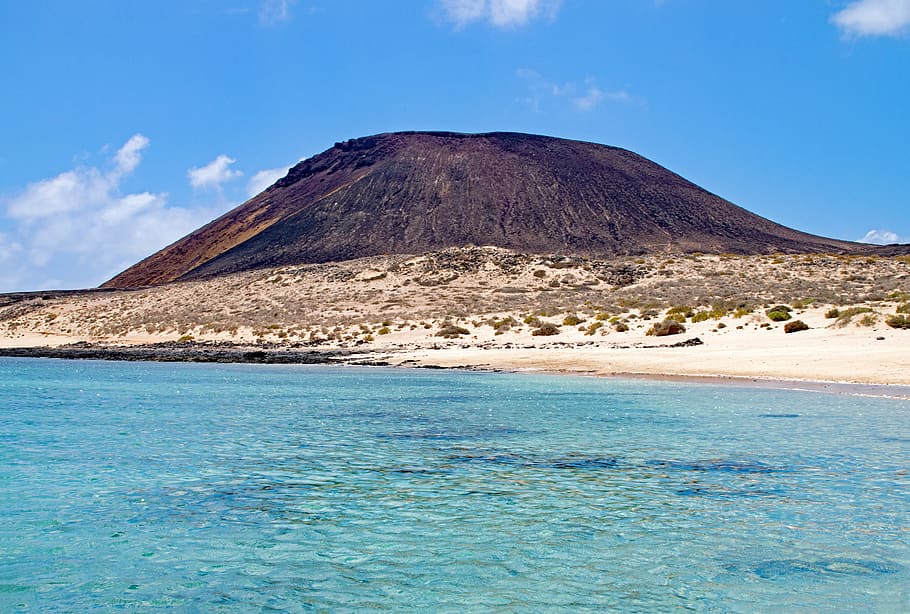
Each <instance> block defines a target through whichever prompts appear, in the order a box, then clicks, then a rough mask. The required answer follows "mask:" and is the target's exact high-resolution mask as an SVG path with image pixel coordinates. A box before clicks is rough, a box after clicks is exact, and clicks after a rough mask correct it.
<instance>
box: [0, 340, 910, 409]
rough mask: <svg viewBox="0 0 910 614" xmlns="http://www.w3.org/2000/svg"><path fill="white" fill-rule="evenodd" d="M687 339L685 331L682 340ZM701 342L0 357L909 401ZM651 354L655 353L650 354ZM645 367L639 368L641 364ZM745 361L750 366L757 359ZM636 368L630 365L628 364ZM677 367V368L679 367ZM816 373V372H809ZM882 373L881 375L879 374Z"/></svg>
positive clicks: (891, 385) (907, 389) (100, 346)
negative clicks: (562, 379)
mask: <svg viewBox="0 0 910 614" xmlns="http://www.w3.org/2000/svg"><path fill="white" fill-rule="evenodd" d="M689 341H691V338H690V339H689ZM700 345H702V344H701V343H698V344H690V343H683V344H680V345H677V346H675V347H674V346H673V345H652V346H644V347H628V346H626V347H597V346H595V347H592V346H584V347H574V348H559V349H552V348H546V349H545V348H527V347H524V348H508V349H504V348H483V347H464V346H458V347H443V348H438V347H436V348H434V347H423V348H408V349H401V348H339V347H319V348H307V347H299V346H298V347H293V346H291V345H289V344H262V345H259V344H244V343H229V342H188V343H187V342H184V343H178V342H174V341H164V342H158V343H140V344H129V345H124V344H110V343H88V342H78V343H73V344H70V345H57V346H37V345H33V346H18V347H0V357H12V358H52V359H61V360H110V361H127V362H129V361H146V362H199V363H226V364H231V363H234V364H278V365H293V364H299V365H318V364H322V365H336V366H345V365H346V366H361V367H371V366H376V367H394V368H414V369H440V370H470V371H481V372H510V373H526V374H535V373H539V374H548V375H571V376H576V377H599V378H616V379H639V380H647V381H666V382H685V383H694V384H706V385H722V386H743V387H750V388H767V389H780V390H795V391H805V392H820V393H827V394H842V395H849V396H861V397H862V396H865V397H878V398H893V399H900V400H910V383H905V382H902V381H900V380H898V381H875V377H874V376H873V377H869V374H868V373H865V374H864V375H865V377H864V379H863V380H860V381H857V380H849V379H837V378H835V377H825V376H824V375H823V376H821V377H804V376H803V375H806V373H800V374H799V375H796V376H791V377H776V376H774V375H773V374H769V373H767V372H760V371H758V370H754V371H752V372H748V370H740V371H741V372H738V373H733V372H711V371H708V370H707V369H704V368H703V367H700V366H699V361H697V360H693V359H692V355H693V354H696V353H697V351H698V350H702V351H704V350H703V349H702V348H701V347H699V346H700ZM655 355H656V357H657V358H659V360H655ZM643 364H644V365H645V367H646V368H641V367H642V365H643ZM749 364H753V365H758V364H760V361H759V360H753V361H751V362H750V363H749ZM635 367H637V368H635ZM683 367H685V368H683ZM814 373H820V371H817V370H816V371H814ZM881 379H885V378H881Z"/></svg>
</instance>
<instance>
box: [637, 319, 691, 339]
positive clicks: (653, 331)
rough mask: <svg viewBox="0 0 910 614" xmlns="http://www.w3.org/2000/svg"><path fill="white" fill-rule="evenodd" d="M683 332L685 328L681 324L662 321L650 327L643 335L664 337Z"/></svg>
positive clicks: (673, 321) (674, 321) (672, 321)
mask: <svg viewBox="0 0 910 614" xmlns="http://www.w3.org/2000/svg"><path fill="white" fill-rule="evenodd" d="M684 332H686V327H685V326H683V325H682V323H681V322H677V321H676V320H664V321H663V322H658V323H657V324H654V325H652V326H651V328H649V329H648V332H646V333H645V334H646V335H648V336H650V337H666V336H667V335H678V334H680V333H684Z"/></svg>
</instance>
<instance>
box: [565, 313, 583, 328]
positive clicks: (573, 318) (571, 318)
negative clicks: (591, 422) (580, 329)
mask: <svg viewBox="0 0 910 614" xmlns="http://www.w3.org/2000/svg"><path fill="white" fill-rule="evenodd" d="M582 322H584V320H582V319H581V318H579V317H578V316H577V315H575V314H571V315H567V316H566V317H565V318H564V319H563V321H562V324H563V326H577V325H578V324H581V323H582Z"/></svg>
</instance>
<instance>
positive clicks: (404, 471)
mask: <svg viewBox="0 0 910 614" xmlns="http://www.w3.org/2000/svg"><path fill="white" fill-rule="evenodd" d="M908 460H910V403H908V402H907V401H896V400H888V399H873V398H861V397H847V396H837V395H827V394H820V393H807V392H787V391H776V390H767V389H752V388H745V387H723V386H713V385H704V384H698V385H696V384H684V383H668V382H641V381H625V380H614V379H593V378H572V377H549V376H546V377H545V376H531V375H514V374H479V373H462V372H438V371H418V370H392V369H375V368H374V369H368V368H330V367H286V366H280V367H278V366H256V365H192V364H176V365H174V364H148V363H145V364H143V363H107V362H91V361H86V362H66V361H52V360H34V359H31V360H30V359H0V611H2V612H8V611H17V610H25V611H29V610H31V611H41V612H55V611H60V612H82V611H88V610H92V609H94V610H102V611H104V610H112V609H122V610H125V611H148V610H156V609H161V610H164V609H177V610H180V611H189V612H213V611H215V612H217V611H226V612H233V611H238V612H248V611H345V610H348V611H353V610H356V611H362V610H371V609H375V610H395V611H399V610H406V609H417V610H432V611H547V610H586V609H587V610H611V609H613V610H622V611H630V612H636V611H639V612H654V611H666V610H675V609H693V610H697V611H708V612H710V611H718V612H727V611H738V612H755V611H766V612H776V611H792V612H819V611H824V612H829V611H830V612H851V611H854V612H855V611H882V612H900V611H908V610H910V476H908V470H910V466H908V465H910V463H908Z"/></svg>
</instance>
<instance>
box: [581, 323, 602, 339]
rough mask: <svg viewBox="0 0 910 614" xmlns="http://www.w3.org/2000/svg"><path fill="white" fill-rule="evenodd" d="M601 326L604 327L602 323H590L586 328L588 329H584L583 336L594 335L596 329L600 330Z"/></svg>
mask: <svg viewBox="0 0 910 614" xmlns="http://www.w3.org/2000/svg"><path fill="white" fill-rule="evenodd" d="M603 325H604V323H603V322H591V324H590V325H589V326H588V328H587V329H585V334H586V335H588V336H591V335H593V334H594V333H596V332H597V331H598V329H600V328H602V327H603Z"/></svg>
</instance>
